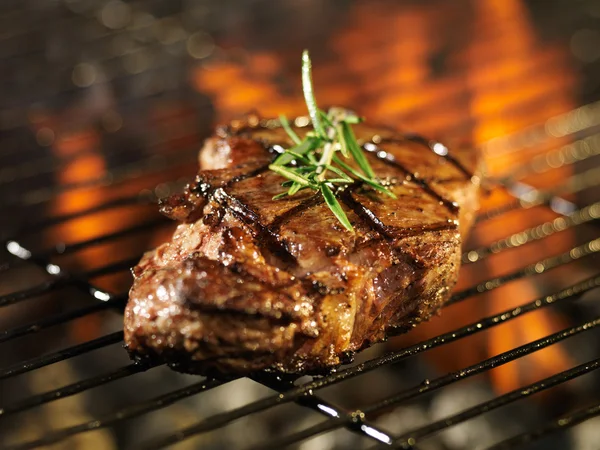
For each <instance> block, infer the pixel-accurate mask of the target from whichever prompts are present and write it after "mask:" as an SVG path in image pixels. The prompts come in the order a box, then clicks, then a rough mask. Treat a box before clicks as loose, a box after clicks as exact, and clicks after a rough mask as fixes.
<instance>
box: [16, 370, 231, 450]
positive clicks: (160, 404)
mask: <svg viewBox="0 0 600 450" xmlns="http://www.w3.org/2000/svg"><path fill="white" fill-rule="evenodd" d="M225 383H226V381H218V380H209V381H206V380H204V381H201V382H199V383H196V384H193V385H191V386H188V387H185V388H182V389H179V390H176V391H173V392H170V393H168V394H164V395H161V396H158V397H155V398H153V399H150V400H148V401H146V402H143V403H139V404H137V405H133V406H130V407H128V408H126V409H123V410H121V411H119V412H118V413H114V414H109V415H106V416H104V417H103V418H101V419H98V420H93V421H91V422H87V423H84V424H81V425H77V426H75V427H71V428H64V429H61V430H58V431H55V432H54V433H51V434H48V435H46V436H44V437H43V438H41V439H38V440H35V441H30V442H25V443H22V444H16V445H13V446H8V447H6V450H26V449H31V448H36V447H39V446H42V445H50V444H53V443H55V442H59V441H61V440H63V439H66V438H68V437H70V436H73V435H75V434H78V433H84V432H87V431H92V430H98V429H100V428H105V427H108V426H110V425H114V424H115V423H116V422H118V421H121V420H125V419H132V418H134V417H138V416H141V415H143V414H146V413H148V412H151V411H155V410H157V409H161V408H166V407H167V406H169V405H171V404H173V403H175V402H178V401H179V400H183V399H184V398H187V397H190V396H192V395H195V394H198V393H200V392H206V391H209V390H211V389H214V388H216V387H219V386H222V385H223V384H225Z"/></svg>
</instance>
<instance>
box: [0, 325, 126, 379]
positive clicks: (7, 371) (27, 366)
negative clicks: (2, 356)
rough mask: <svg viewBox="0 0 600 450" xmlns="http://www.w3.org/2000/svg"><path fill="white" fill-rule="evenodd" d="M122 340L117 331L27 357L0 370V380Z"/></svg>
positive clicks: (121, 334) (120, 332)
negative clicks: (57, 349) (33, 356)
mask: <svg viewBox="0 0 600 450" xmlns="http://www.w3.org/2000/svg"><path fill="white" fill-rule="evenodd" d="M122 340H123V332H122V331H117V332H114V333H111V334H107V335H106V336H102V337H99V338H97V339H94V340H91V341H88V342H84V343H83V344H78V345H73V346H72V347H67V348H65V349H62V350H59V351H57V352H53V353H48V354H46V355H42V356H38V357H36V358H31V359H28V360H27V361H23V362H20V363H17V364H13V365H12V366H9V367H6V368H4V369H1V370H0V380H4V379H6V378H11V377H14V376H17V375H21V374H23V373H27V372H31V371H32V370H36V369H39V368H41V367H45V366H48V365H50V364H54V363H57V362H60V361H64V360H66V359H70V358H73V357H75V356H79V355H83V354H84V353H88V352H91V351H93V350H97V349H99V348H103V347H107V346H109V345H112V344H117V343H119V342H121V341H122Z"/></svg>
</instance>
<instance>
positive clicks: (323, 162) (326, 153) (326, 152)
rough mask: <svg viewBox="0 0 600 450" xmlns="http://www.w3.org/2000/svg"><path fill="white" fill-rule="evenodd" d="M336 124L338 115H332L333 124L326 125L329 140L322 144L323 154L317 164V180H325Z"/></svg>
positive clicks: (332, 150)
mask: <svg viewBox="0 0 600 450" xmlns="http://www.w3.org/2000/svg"><path fill="white" fill-rule="evenodd" d="M338 124H339V117H334V118H333V121H332V125H333V126H331V127H327V138H328V139H329V142H327V143H326V144H325V145H324V146H323V154H322V155H321V159H320V160H319V166H318V167H317V173H318V176H317V180H319V181H325V174H326V172H327V170H326V169H325V167H326V166H329V165H331V160H332V159H333V155H334V154H335V142H333V139H334V138H335V136H336V133H337V132H336V127H337V125H338Z"/></svg>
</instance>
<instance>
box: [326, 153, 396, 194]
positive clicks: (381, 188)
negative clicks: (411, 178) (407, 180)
mask: <svg viewBox="0 0 600 450" xmlns="http://www.w3.org/2000/svg"><path fill="white" fill-rule="evenodd" d="M333 161H334V162H335V163H336V164H338V165H339V166H341V167H342V169H344V170H346V171H348V172H350V173H351V174H352V175H354V176H355V177H356V178H358V179H359V180H361V181H362V182H364V183H366V184H368V185H369V186H371V187H372V188H373V189H377V190H378V191H379V192H383V193H384V194H385V195H387V196H388V197H391V198H393V199H397V198H398V197H396V194H394V193H393V192H392V191H390V190H389V189H388V188H386V187H385V186H382V185H381V184H380V183H377V182H376V181H374V180H370V179H369V178H367V177H365V176H364V175H363V174H362V173H360V172H359V171H357V170H354V169H353V168H352V167H351V166H349V165H348V164H346V163H345V162H344V161H342V160H341V159H340V158H338V157H337V156H334V157H333Z"/></svg>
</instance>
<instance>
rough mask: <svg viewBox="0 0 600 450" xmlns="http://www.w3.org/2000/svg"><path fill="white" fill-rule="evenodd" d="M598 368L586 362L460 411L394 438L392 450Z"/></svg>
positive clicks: (598, 364) (597, 364)
mask: <svg viewBox="0 0 600 450" xmlns="http://www.w3.org/2000/svg"><path fill="white" fill-rule="evenodd" d="M599 368H600V358H598V359H595V360H593V361H590V362H587V363H585V364H581V365H579V366H577V367H574V368H572V369H569V370H565V371H563V372H560V373H558V374H556V375H553V376H551V377H547V378H544V379H543V380H540V381H538V382H537V383H532V384H529V385H527V386H523V387H522V388H520V389H516V390H514V391H511V392H509V393H507V394H504V395H502V396H500V397H496V398H494V399H492V400H490V401H487V402H484V403H481V404H479V405H476V406H474V407H472V408H468V409H465V410H464V411H461V412H460V413H458V414H454V415H452V416H449V417H446V418H444V419H441V420H438V421H437V422H433V423H431V424H429V425H427V426H424V427H421V428H418V429H416V430H413V431H410V432H408V433H405V434H403V435H402V436H399V437H396V438H394V442H393V444H392V446H393V447H394V448H412V447H413V446H414V445H415V444H416V443H417V442H418V441H419V440H420V439H423V438H425V437H427V436H430V435H432V434H434V433H437V432H439V431H442V430H444V429H446V428H450V427H452V426H454V425H457V424H459V423H461V422H464V421H467V420H469V419H472V418H473V417H476V416H479V415H481V414H483V413H487V412H489V411H492V410H494V409H496V408H500V407H502V406H506V405H508V404H510V403H512V402H515V401H517V400H521V399H523V398H527V397H529V396H531V395H534V394H537V393H538V392H542V391H544V390H546V389H550V388H552V387H554V386H558V385H559V384H562V383H565V382H567V381H569V380H572V379H574V378H577V377H580V376H582V375H586V374H588V373H590V372H593V371H594V370H597V369H599ZM386 448H389V447H386Z"/></svg>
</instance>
